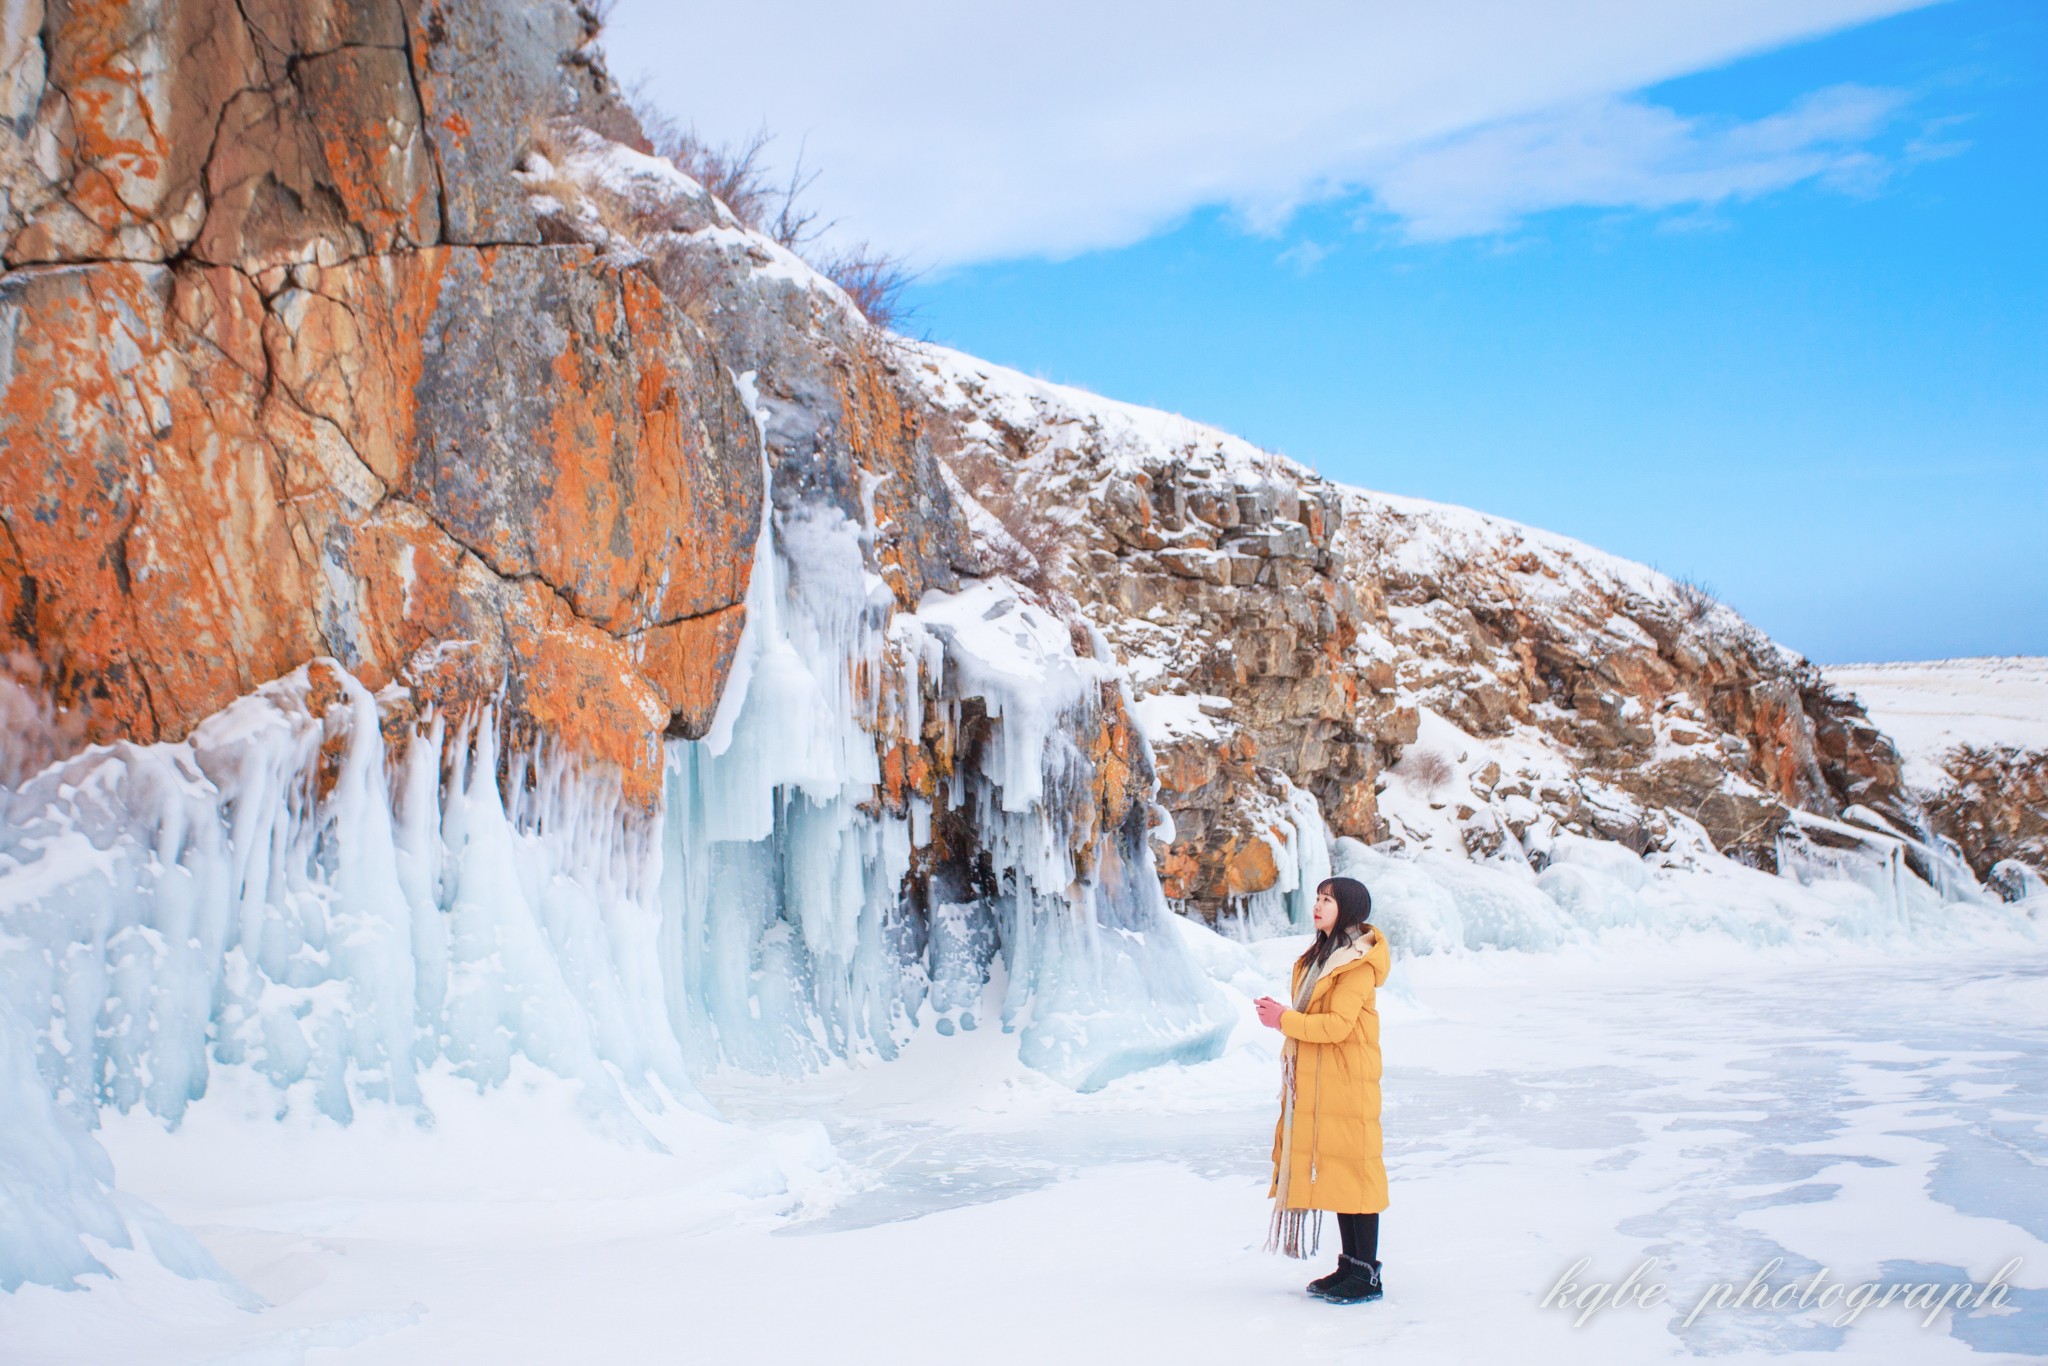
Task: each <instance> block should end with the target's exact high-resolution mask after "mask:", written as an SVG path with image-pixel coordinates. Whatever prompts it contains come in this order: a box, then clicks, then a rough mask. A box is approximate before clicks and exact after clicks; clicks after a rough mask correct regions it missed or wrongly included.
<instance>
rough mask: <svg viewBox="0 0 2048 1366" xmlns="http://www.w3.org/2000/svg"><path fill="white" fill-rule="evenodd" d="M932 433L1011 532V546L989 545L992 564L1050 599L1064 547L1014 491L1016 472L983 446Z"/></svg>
mask: <svg viewBox="0 0 2048 1366" xmlns="http://www.w3.org/2000/svg"><path fill="white" fill-rule="evenodd" d="M933 437H934V439H933V443H932V444H933V446H934V447H935V449H936V451H937V454H938V456H939V458H940V459H941V460H944V461H945V462H946V464H947V465H949V466H950V467H951V468H952V470H953V473H954V475H955V476H956V477H958V479H959V480H960V484H961V486H962V487H963V488H965V489H966V490H967V491H968V492H969V493H971V494H973V495H974V501H976V502H977V503H980V504H981V505H982V506H983V507H984V508H987V509H988V512H989V515H990V516H991V517H994V518H995V519H996V521H998V522H999V523H1001V524H1002V528H1003V530H1004V531H1005V532H1007V533H1008V534H1009V538H1010V541H1011V542H1012V544H1009V545H1003V544H996V545H992V546H989V547H987V549H988V553H989V559H990V560H991V562H992V563H991V564H990V568H991V569H993V570H994V571H995V572H996V573H998V574H1003V575H1006V576H1007V577H1009V578H1012V579H1015V580H1016V581H1017V582H1018V583H1021V584H1023V585H1024V586H1025V587H1026V588H1029V589H1031V590H1032V591H1033V592H1035V593H1037V594H1039V595H1040V596H1042V597H1046V598H1051V597H1053V596H1054V595H1055V594H1056V593H1057V589H1056V588H1055V586H1054V583H1053V574H1052V571H1053V569H1054V567H1055V566H1057V565H1058V564H1059V563H1060V558H1061V556H1062V554H1063V553H1064V547H1063V546H1062V545H1061V543H1060V538H1059V532H1058V530H1057V529H1056V528H1055V527H1054V526H1053V524H1052V523H1051V522H1050V521H1048V520H1046V519H1045V518H1044V517H1042V516H1040V515H1039V512H1038V509H1037V508H1036V507H1035V506H1034V505H1033V504H1032V502H1031V500H1030V499H1029V498H1026V497H1023V496H1022V495H1021V494H1020V493H1019V492H1018V490H1017V481H1016V475H1015V472H1014V471H1013V470H1011V469H1010V468H1009V467H1008V466H1007V465H1006V464H1005V463H1004V462H1003V461H1002V460H1001V459H1000V458H998V457H997V456H996V455H995V454H994V453H993V452H991V451H989V450H988V449H987V448H986V447H983V446H972V447H969V446H963V445H961V444H960V442H959V441H958V440H957V439H953V438H952V437H951V433H950V432H947V431H944V430H940V431H936V432H934V434H933Z"/></svg>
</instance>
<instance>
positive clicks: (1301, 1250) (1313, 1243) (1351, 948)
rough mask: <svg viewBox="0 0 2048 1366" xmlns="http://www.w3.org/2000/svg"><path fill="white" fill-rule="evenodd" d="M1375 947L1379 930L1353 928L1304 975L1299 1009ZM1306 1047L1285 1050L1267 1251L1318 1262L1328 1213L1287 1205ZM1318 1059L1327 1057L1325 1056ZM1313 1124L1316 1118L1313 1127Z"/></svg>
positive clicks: (1297, 994)
mask: <svg viewBox="0 0 2048 1366" xmlns="http://www.w3.org/2000/svg"><path fill="white" fill-rule="evenodd" d="M1372 943H1373V929H1372V927H1371V926H1370V925H1367V926H1364V927H1363V928H1360V927H1358V926H1353V927H1352V930H1351V933H1350V937H1349V938H1347V939H1346V940H1345V941H1344V942H1343V943H1342V944H1339V945H1338V946H1337V947H1336V948H1335V949H1333V950H1331V951H1330V956H1329V957H1328V958H1327V959H1325V960H1324V961H1323V962H1322V963H1321V964H1315V963H1311V964H1309V966H1308V967H1307V968H1306V969H1305V970H1304V971H1303V972H1302V974H1301V985H1300V986H1298V987H1296V988H1295V989H1294V1008H1295V1009H1296V1010H1299V1011H1306V1010H1307V1009H1308V1003H1309V998H1310V997H1311V996H1313V995H1315V990H1316V983H1317V982H1319V981H1321V980H1322V979H1323V978H1324V977H1326V976H1328V975H1329V974H1330V973H1332V972H1334V971H1336V970H1337V969H1338V968H1341V967H1343V966H1345V965H1346V964H1348V963H1355V962H1357V961H1358V960H1359V959H1361V958H1363V957H1365V951H1366V949H1367V948H1368V947H1370V946H1371V944H1372ZM1300 1046H1301V1045H1300V1041H1299V1040H1298V1039H1294V1038H1288V1039H1287V1041H1286V1042H1285V1043H1283V1044H1282V1045H1281V1047H1280V1172H1279V1178H1278V1182H1277V1184H1276V1185H1275V1186H1274V1189H1273V1221H1272V1223H1271V1225H1269V1226H1268V1228H1267V1230H1266V1251H1268V1252H1278V1253H1281V1254H1283V1255H1285V1256H1288V1257H1313V1256H1315V1255H1316V1248H1317V1247H1318V1246H1320V1245H1321V1243H1322V1239H1323V1212H1322V1211H1321V1210H1319V1209H1317V1210H1311V1209H1290V1208H1288V1205H1287V1191H1288V1186H1289V1182H1290V1178H1291V1177H1292V1175H1293V1173H1292V1171H1291V1168H1292V1167H1293V1165H1294V1066H1295V1055H1296V1054H1297V1053H1298V1052H1299V1051H1300ZM1317 1056H1318V1058H1320V1057H1321V1055H1320V1054H1318V1055H1317ZM1318 1080H1319V1081H1320V1078H1319V1079H1318ZM1318 1098H1319V1099H1320V1097H1318ZM1313 1120H1314V1117H1313V1116H1311V1122H1313ZM1308 1179H1309V1184H1310V1185H1311V1186H1313V1185H1314V1184H1315V1179H1316V1169H1315V1138H1314V1135H1313V1134H1311V1135H1310V1138H1309V1169H1308Z"/></svg>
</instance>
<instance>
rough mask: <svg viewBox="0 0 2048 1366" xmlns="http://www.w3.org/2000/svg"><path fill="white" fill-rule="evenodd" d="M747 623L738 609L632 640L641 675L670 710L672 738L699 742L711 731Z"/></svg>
mask: <svg viewBox="0 0 2048 1366" xmlns="http://www.w3.org/2000/svg"><path fill="white" fill-rule="evenodd" d="M746 619H747V609H746V608H745V607H743V606H737V605H736V606H732V607H727V608H724V609H723V610H721V611H717V612H713V613H711V614H710V615H708V616H702V617H688V618H686V619H684V620H682V621H676V622H670V623H669V624H668V625H666V626H654V627H650V628H648V629H647V630H645V631H642V632H641V633H640V634H639V635H637V636H633V637H631V638H630V643H631V645H632V647H633V649H634V652H635V656H636V659H637V663H638V666H639V670H640V674H641V676H642V677H644V678H645V679H646V680H647V681H648V682H649V683H651V684H653V685H654V688H655V691H656V692H658V693H659V694H660V696H661V700H662V704H663V705H664V706H666V707H667V708H668V717H667V722H666V728H667V730H668V733H669V734H671V735H677V736H681V737H683V738H684V739H689V740H696V739H701V738H702V737H703V736H704V734H705V732H707V731H709V730H710V729H711V721H712V718H713V717H714V716H716V715H717V713H718V700H719V694H720V693H721V692H722V691H723V688H724V684H725V678H726V675H727V674H729V673H730V672H732V659H733V653H734V651H736V650H737V649H738V648H739V643H740V635H741V633H742V631H743V630H744V629H745V627H746Z"/></svg>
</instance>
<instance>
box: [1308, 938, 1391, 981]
mask: <svg viewBox="0 0 2048 1366" xmlns="http://www.w3.org/2000/svg"><path fill="white" fill-rule="evenodd" d="M1393 962H1394V955H1393V951H1392V950H1391V949H1389V948H1388V947H1387V937H1386V936H1385V935H1384V934H1381V933H1380V930H1379V927H1378V926H1377V925H1367V926H1366V927H1365V929H1364V931H1363V932H1362V933H1356V934H1353V935H1352V937H1351V939H1350V941H1349V942H1347V943H1343V944H1339V945H1338V946H1337V947H1336V948H1335V949H1333V950H1331V952H1330V957H1329V961H1327V962H1325V963H1324V964H1323V972H1322V976H1321V977H1319V978H1317V979H1316V988H1315V994H1316V995H1321V994H1322V992H1323V990H1324V984H1325V983H1327V982H1331V981H1334V980H1335V979H1336V977H1337V974H1339V973H1341V972H1349V971H1352V970H1353V969H1355V968H1358V967H1359V966H1360V965H1361V964H1362V965H1363V966H1364V967H1365V968H1366V969H1367V970H1369V971H1370V972H1371V973H1372V984H1373V987H1374V989H1378V988H1380V987H1383V986H1385V985H1386V984H1387V973H1388V971H1389V970H1390V969H1391V968H1392V967H1393Z"/></svg>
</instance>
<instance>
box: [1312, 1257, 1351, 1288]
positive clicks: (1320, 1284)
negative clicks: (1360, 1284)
mask: <svg viewBox="0 0 2048 1366" xmlns="http://www.w3.org/2000/svg"><path fill="white" fill-rule="evenodd" d="M1343 1279H1344V1259H1343V1258H1342V1257H1339V1258H1338V1259H1337V1269H1336V1270H1335V1271H1332V1272H1331V1273H1330V1274H1329V1275H1327V1276H1318V1277H1316V1278H1315V1279H1314V1280H1312V1281H1310V1282H1309V1283H1308V1293H1309V1294H1311V1295H1320V1294H1322V1293H1323V1292H1324V1291H1325V1290H1328V1289H1329V1288H1330V1287H1331V1286H1333V1285H1335V1284H1337V1282H1339V1281H1341V1280H1343Z"/></svg>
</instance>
